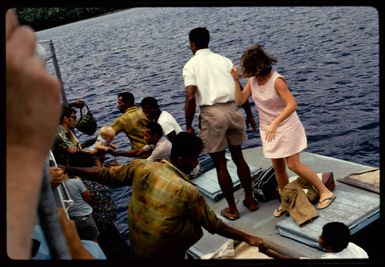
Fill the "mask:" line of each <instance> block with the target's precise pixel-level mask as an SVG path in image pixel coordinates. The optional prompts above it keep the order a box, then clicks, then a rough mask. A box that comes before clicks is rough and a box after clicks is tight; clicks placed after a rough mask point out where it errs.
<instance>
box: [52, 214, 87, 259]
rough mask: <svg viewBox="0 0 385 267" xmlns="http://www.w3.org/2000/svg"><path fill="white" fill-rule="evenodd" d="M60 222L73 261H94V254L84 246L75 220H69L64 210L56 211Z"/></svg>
mask: <svg viewBox="0 0 385 267" xmlns="http://www.w3.org/2000/svg"><path fill="white" fill-rule="evenodd" d="M56 211H57V214H58V216H59V221H60V224H61V227H62V230H63V234H64V237H65V239H66V240H67V244H68V248H69V250H70V253H71V255H72V258H73V259H94V257H93V256H92V254H91V253H90V252H89V251H88V250H87V249H86V248H85V247H84V246H83V244H82V242H81V240H80V237H79V234H78V232H77V230H76V224H75V222H74V221H73V220H70V219H68V218H67V215H66V213H65V211H64V209H63V208H57V209H56Z"/></svg>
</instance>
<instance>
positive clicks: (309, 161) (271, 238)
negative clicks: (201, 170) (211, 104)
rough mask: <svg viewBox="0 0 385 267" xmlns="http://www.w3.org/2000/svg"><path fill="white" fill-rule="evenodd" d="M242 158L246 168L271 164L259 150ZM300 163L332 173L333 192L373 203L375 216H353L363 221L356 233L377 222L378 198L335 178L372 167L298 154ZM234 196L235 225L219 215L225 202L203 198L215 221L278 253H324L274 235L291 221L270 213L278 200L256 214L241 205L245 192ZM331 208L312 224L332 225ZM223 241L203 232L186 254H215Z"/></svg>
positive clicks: (241, 191)
mask: <svg viewBox="0 0 385 267" xmlns="http://www.w3.org/2000/svg"><path fill="white" fill-rule="evenodd" d="M243 154H244V157H245V160H246V161H247V163H248V164H249V165H252V166H255V167H262V168H267V167H268V166H270V165H271V161H270V160H269V159H265V158H264V156H263V153H262V148H261V147H257V148H252V149H246V150H243ZM301 161H302V162H303V163H305V164H306V165H308V166H310V167H312V168H313V170H314V171H315V172H317V173H320V172H327V171H332V172H333V173H334V180H335V184H336V189H335V191H337V190H341V192H348V193H353V194H355V195H356V196H363V197H368V198H370V199H372V200H373V199H374V201H375V203H374V204H375V213H374V215H373V214H372V216H371V217H370V218H366V217H365V216H367V215H366V214H365V211H362V214H355V216H356V217H362V218H363V219H362V220H361V223H359V224H358V225H356V226H355V228H354V231H355V232H357V231H360V230H361V229H363V228H364V227H366V226H367V225H368V224H370V223H372V222H373V221H375V220H377V219H378V218H379V206H380V198H379V194H376V193H373V192H370V191H367V190H364V189H361V188H358V187H353V186H350V185H347V184H344V183H340V182H338V181H337V178H343V177H345V176H347V175H349V174H351V173H354V172H360V171H365V170H368V169H372V168H373V167H372V166H366V165H361V164H356V163H352V162H348V161H344V160H340V159H335V158H331V157H326V156H322V155H318V154H314V153H309V152H302V153H301ZM288 174H289V177H290V176H294V175H295V174H294V173H292V172H291V171H289V172H288ZM234 196H235V199H236V202H237V206H238V210H239V212H240V215H241V217H240V218H239V219H237V220H235V221H230V220H227V219H225V218H223V217H222V216H220V211H221V210H222V209H223V208H225V207H226V206H227V203H226V200H225V199H224V198H222V199H220V200H219V201H213V200H212V199H210V198H208V197H206V201H207V203H208V204H209V205H210V206H211V207H212V208H213V209H214V211H215V212H216V213H217V215H218V217H220V218H222V219H223V221H224V222H226V223H228V224H229V225H232V226H234V227H236V228H238V229H242V230H243V231H245V232H248V233H250V234H253V235H257V236H260V237H262V238H263V239H264V240H265V242H266V243H267V244H268V245H270V246H271V247H272V248H274V249H275V250H277V251H280V252H283V253H286V254H288V255H291V256H293V257H309V258H319V257H320V256H321V255H322V254H323V253H324V251H322V250H320V249H319V248H316V247H314V246H309V245H307V244H306V243H303V242H299V241H297V240H294V239H291V238H288V237H285V236H282V235H280V234H278V233H277V231H276V226H277V224H278V223H280V222H281V221H284V220H291V218H290V217H288V216H282V217H280V218H276V217H274V216H273V215H272V212H273V210H274V209H275V208H276V207H277V206H278V205H279V201H278V200H271V201H268V202H263V203H262V202H260V203H259V209H258V210H257V211H254V212H251V211H249V210H248V209H247V208H245V207H244V206H243V205H242V204H241V203H242V200H243V199H244V191H243V189H242V188H240V189H238V190H236V191H235V192H234ZM338 197H339V195H338V194H337V199H338ZM340 197H341V198H343V197H344V195H340ZM337 199H336V200H337ZM345 202H346V201H345ZM351 202H352V203H354V201H353V200H351ZM372 202H373V201H372ZM333 205H337V204H335V203H333V204H332V206H331V207H329V208H327V209H325V210H320V216H319V217H318V218H316V219H315V220H314V221H313V222H316V221H317V220H318V221H321V220H325V219H326V220H329V221H332V220H333V218H332V217H331V216H333V215H331V214H328V210H329V212H331V211H332V210H333ZM352 205H354V204H352ZM334 212H335V211H334ZM346 212H349V211H346ZM329 217H331V218H329ZM313 222H311V223H309V224H307V225H305V226H303V229H305V227H309V226H308V225H310V224H312V223H313ZM281 224H282V223H281ZM301 229H302V228H301ZM300 231H301V230H300ZM319 234H320V233H315V235H316V236H318V235H319ZM226 241H227V239H226V238H225V237H222V236H220V235H212V234H210V233H208V232H207V231H206V230H204V235H203V237H202V238H201V239H200V240H199V241H198V242H197V243H196V244H195V245H194V246H192V247H191V248H190V249H189V250H188V254H189V256H191V257H192V258H200V257H201V256H203V255H205V254H208V253H212V252H214V251H216V250H217V249H218V248H219V247H220V246H221V245H223V244H224V243H225V242H226Z"/></svg>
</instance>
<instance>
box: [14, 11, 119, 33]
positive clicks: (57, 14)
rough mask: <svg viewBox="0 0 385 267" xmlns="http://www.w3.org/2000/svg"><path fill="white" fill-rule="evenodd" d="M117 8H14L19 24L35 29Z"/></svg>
mask: <svg viewBox="0 0 385 267" xmlns="http://www.w3.org/2000/svg"><path fill="white" fill-rule="evenodd" d="M115 10H117V8H96V7H93V8H67V7H63V8H16V9H15V12H16V14H17V16H18V18H19V22H20V24H26V25H29V26H31V27H32V28H33V29H34V30H35V31H40V30H44V29H49V28H52V27H56V26H60V25H63V24H67V23H71V22H75V21H79V20H84V19H88V18H91V17H95V16H99V15H103V14H106V13H108V12H112V11H115Z"/></svg>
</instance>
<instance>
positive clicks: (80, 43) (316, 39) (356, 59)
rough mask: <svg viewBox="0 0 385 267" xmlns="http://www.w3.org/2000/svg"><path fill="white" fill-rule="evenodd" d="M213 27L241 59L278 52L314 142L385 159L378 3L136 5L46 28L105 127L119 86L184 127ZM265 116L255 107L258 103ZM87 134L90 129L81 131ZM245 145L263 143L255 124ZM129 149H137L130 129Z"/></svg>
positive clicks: (70, 86) (227, 50)
mask: <svg viewBox="0 0 385 267" xmlns="http://www.w3.org/2000/svg"><path fill="white" fill-rule="evenodd" d="M199 26H205V27H207V28H208V29H209V31H210V33H211V42H210V48H211V49H212V50H213V51H215V52H218V53H220V54H222V55H225V56H227V57H229V58H231V59H232V60H233V62H234V63H236V64H238V63H239V58H240V55H241V54H242V52H243V51H244V49H245V48H247V47H248V46H250V45H252V44H254V43H260V44H262V45H263V46H264V47H265V48H266V50H267V51H268V52H270V53H271V54H272V55H274V56H275V57H277V58H278V60H279V62H278V64H277V65H276V67H275V68H276V70H277V71H279V72H280V73H282V74H283V75H285V76H286V79H287V81H288V85H289V88H290V90H291V91H292V93H293V94H294V96H295V97H296V99H297V102H298V106H299V107H298V111H297V112H298V114H299V116H300V118H301V120H302V122H303V124H304V126H305V129H306V132H307V137H308V143H309V146H308V149H307V150H306V151H309V152H315V153H319V154H322V155H326V156H331V157H335V158H339V159H343V160H348V161H352V162H357V163H362V164H367V165H373V166H379V18H378V14H377V11H376V10H375V9H374V8H369V7H228V8H207V7H205V8H134V9H129V10H125V11H122V12H117V13H113V14H109V15H106V16H102V17H98V18H93V19H89V20H85V21H81V22H77V23H73V24H68V25H64V26H61V27H56V28H52V29H49V30H45V31H41V32H38V38H39V40H43V39H51V40H53V42H54V44H55V48H56V54H57V58H58V61H59V65H60V70H61V75H62V78H63V82H64V88H65V89H66V93H67V97H68V98H69V99H77V98H82V99H84V100H85V101H86V102H87V103H88V105H89V107H90V109H91V110H92V111H93V112H94V114H95V117H96V118H97V119H98V122H99V126H102V125H106V124H110V123H111V122H112V121H113V120H114V119H115V118H116V117H118V116H119V112H118V111H117V108H116V100H117V94H118V93H119V92H122V91H127V90H129V91H131V92H132V93H133V94H134V95H135V97H136V102H138V103H139V102H140V101H141V99H142V98H143V97H145V96H154V97H156V98H157V99H158V100H159V103H160V105H161V107H162V109H163V110H167V111H169V112H170V113H172V114H173V115H174V116H175V117H176V119H177V120H178V122H179V123H180V124H181V126H182V128H184V126H185V120H184V96H185V94H184V85H183V80H182V68H183V65H184V63H185V62H186V61H187V60H188V59H189V58H190V57H191V55H192V54H191V51H190V50H189V48H188V32H189V31H190V30H191V29H192V28H194V27H199ZM252 107H253V110H254V114H255V118H256V119H258V117H257V114H256V111H255V107H254V105H253V106H252ZM85 137H86V136H81V135H80V139H83V140H84V138H85ZM248 137H249V140H248V141H247V143H246V144H245V145H244V148H249V147H254V146H260V145H261V142H260V140H259V134H258V133H256V132H250V131H248ZM116 143H117V144H118V146H119V147H120V148H126V147H128V144H127V138H126V137H125V135H124V134H120V135H118V138H117V142H116Z"/></svg>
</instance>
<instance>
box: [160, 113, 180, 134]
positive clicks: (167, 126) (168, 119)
mask: <svg viewBox="0 0 385 267" xmlns="http://www.w3.org/2000/svg"><path fill="white" fill-rule="evenodd" d="M157 122H158V124H159V125H160V126H161V127H162V130H163V134H164V135H168V134H169V133H171V132H172V131H175V133H176V134H178V133H180V132H181V131H182V128H181V127H180V126H179V124H178V122H177V121H176V119H175V118H174V117H173V116H172V115H171V114H170V113H168V112H167V111H162V112H161V113H160V115H159V118H158V121H157Z"/></svg>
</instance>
